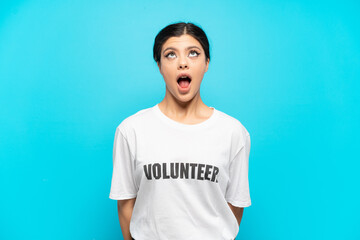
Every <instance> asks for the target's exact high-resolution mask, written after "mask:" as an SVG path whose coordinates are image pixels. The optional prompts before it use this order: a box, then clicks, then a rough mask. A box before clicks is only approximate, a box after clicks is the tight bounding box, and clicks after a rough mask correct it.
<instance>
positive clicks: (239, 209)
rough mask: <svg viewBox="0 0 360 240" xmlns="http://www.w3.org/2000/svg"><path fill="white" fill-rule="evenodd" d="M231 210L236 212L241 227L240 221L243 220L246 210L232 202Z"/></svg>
mask: <svg viewBox="0 0 360 240" xmlns="http://www.w3.org/2000/svg"><path fill="white" fill-rule="evenodd" d="M228 205H229V207H230V209H231V211H232V212H233V213H234V215H235V217H236V220H237V221H238V224H239V227H240V222H241V218H242V215H243V212H244V208H241V207H235V206H233V205H231V204H230V203H228Z"/></svg>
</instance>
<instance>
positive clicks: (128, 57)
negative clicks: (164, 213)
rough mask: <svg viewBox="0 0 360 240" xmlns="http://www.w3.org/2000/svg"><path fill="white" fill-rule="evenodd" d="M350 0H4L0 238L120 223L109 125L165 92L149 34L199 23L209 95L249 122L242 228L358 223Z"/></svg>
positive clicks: (330, 233)
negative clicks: (206, 44) (205, 42)
mask: <svg viewBox="0 0 360 240" xmlns="http://www.w3.org/2000/svg"><path fill="white" fill-rule="evenodd" d="M359 12H360V4H359V2H358V1H316V2H314V1H299V0H298V1H265V0H264V1H256V0H252V1H222V2H220V1H209V0H206V1H193V0H191V1H188V0H184V1H77V0H72V1H70V0H68V1H60V0H58V1H38V0H28V1H25V0H24V1H1V3H0V81H1V83H0V190H1V197H0V239H2V240H10V239H14V240H17V239H37V240H43V239H89V240H95V239H96V240H102V239H104V240H112V239H122V235H121V229H120V225H119V221H118V216H117V208H116V201H114V200H111V199H109V198H108V195H109V192H110V183H111V175H112V147H113V140H114V134H115V130H116V127H117V126H118V125H119V124H120V122H121V121H122V120H123V119H124V118H126V117H127V116H129V115H131V114H134V113H135V112H137V111H139V110H141V109H144V108H148V107H151V106H153V105H155V104H156V103H158V102H160V101H161V100H162V98H163V97H164V94H165V83H164V80H163V78H162V76H161V75H160V73H159V70H158V68H157V66H156V63H155V61H154V60H153V59H152V47H153V43H154V38H155V36H156V34H157V33H158V32H159V31H160V30H161V28H163V27H165V26H166V25H168V24H170V23H174V22H177V21H186V22H193V23H195V24H197V25H199V26H200V27H202V28H203V29H204V30H205V32H206V33H207V35H208V37H209V41H210V45H211V48H210V50H211V61H210V65H209V70H208V72H207V73H206V74H205V76H204V79H203V82H202V85H201V96H202V99H203V101H204V102H205V104H207V105H208V106H214V107H215V108H217V109H218V110H221V111H223V112H225V113H227V114H229V115H231V116H233V117H235V118H237V119H238V120H239V121H241V122H242V124H243V125H244V126H245V127H246V128H247V129H248V131H249V133H250V135H251V140H252V144H251V153H250V163H249V164H250V165H249V181H250V194H251V199H252V205H251V206H250V207H249V208H245V210H244V215H243V219H242V222H241V226H240V231H239V234H238V237H237V239H246V240H258V239H260V240H263V239H264V240H289V239H296V240H298V239H299V240H300V239H327V240H329V239H354V240H355V239H360V230H359V226H360V220H359V219H360V218H359V215H360V205H359V201H360V198H359V183H360V179H359V167H360V164H359V160H360V156H359V153H358V146H359V144H360V141H359V133H360V131H359V129H360V111H359V109H360V107H359V103H360V101H359V100H360V99H359V90H360V83H359V82H360V18H359Z"/></svg>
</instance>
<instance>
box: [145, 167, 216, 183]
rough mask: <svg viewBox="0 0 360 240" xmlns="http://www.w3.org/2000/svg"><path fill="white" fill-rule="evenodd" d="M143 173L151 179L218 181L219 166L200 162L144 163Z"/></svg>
mask: <svg viewBox="0 0 360 240" xmlns="http://www.w3.org/2000/svg"><path fill="white" fill-rule="evenodd" d="M144 173H145V176H146V178H147V179H148V180H151V179H153V178H154V179H156V180H157V179H170V178H172V179H177V178H179V177H180V178H184V179H189V178H191V179H197V180H208V181H212V182H218V180H217V175H218V173H219V168H218V167H216V166H213V165H208V164H202V163H179V162H175V163H174V162H172V163H170V166H169V164H168V163H162V164H160V163H150V164H147V165H144Z"/></svg>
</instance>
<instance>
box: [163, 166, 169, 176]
mask: <svg viewBox="0 0 360 240" xmlns="http://www.w3.org/2000/svg"><path fill="white" fill-rule="evenodd" d="M169 178H170V175H166V163H163V179H169Z"/></svg>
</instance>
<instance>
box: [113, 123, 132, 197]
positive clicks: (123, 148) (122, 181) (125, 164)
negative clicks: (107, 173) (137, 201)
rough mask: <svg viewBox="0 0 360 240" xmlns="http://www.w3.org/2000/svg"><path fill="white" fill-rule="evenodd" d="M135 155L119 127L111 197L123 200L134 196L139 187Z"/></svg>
mask: <svg viewBox="0 0 360 240" xmlns="http://www.w3.org/2000/svg"><path fill="white" fill-rule="evenodd" d="M132 166H133V155H132V154H131V152H130V148H129V143H128V141H127V140H126V138H125V137H124V135H123V134H122V133H121V131H120V129H119V128H117V129H116V132H115V139H114V147H113V174H112V180H111V188H110V195H109V198H110V199H113V200H122V199H130V198H134V197H136V195H137V188H136V184H135V180H134V179H135V178H134V170H133V167H132Z"/></svg>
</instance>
